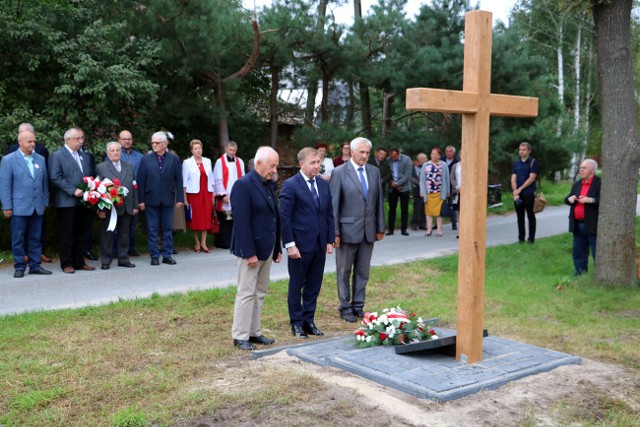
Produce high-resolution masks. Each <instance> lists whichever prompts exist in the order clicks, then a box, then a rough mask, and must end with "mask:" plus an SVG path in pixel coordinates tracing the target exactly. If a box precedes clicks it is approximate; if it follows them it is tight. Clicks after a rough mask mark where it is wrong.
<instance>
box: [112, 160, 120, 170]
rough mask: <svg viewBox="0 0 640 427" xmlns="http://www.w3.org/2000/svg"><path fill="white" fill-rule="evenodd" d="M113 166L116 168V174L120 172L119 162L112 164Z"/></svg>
mask: <svg viewBox="0 0 640 427" xmlns="http://www.w3.org/2000/svg"><path fill="white" fill-rule="evenodd" d="M113 166H115V167H116V170H117V171H118V172H120V171H121V168H120V162H118V163H114V164H113Z"/></svg>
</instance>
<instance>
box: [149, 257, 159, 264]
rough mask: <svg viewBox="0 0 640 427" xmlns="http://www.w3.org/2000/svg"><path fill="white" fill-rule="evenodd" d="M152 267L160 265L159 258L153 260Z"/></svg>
mask: <svg viewBox="0 0 640 427" xmlns="http://www.w3.org/2000/svg"><path fill="white" fill-rule="evenodd" d="M151 265H160V262H159V261H158V258H151Z"/></svg>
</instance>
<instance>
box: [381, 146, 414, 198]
mask: <svg viewBox="0 0 640 427" xmlns="http://www.w3.org/2000/svg"><path fill="white" fill-rule="evenodd" d="M387 162H388V164H389V173H390V177H391V178H390V181H393V164H394V161H393V160H391V157H389V158H388V159H387ZM397 163H398V179H397V180H396V184H397V185H399V186H400V187H401V189H400V190H399V191H400V192H401V193H404V192H407V191H409V190H410V189H411V170H412V169H413V164H412V163H411V158H410V157H409V156H407V155H406V154H400V155H399V156H398V160H397Z"/></svg>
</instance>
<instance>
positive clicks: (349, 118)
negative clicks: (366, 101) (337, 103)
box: [344, 82, 356, 129]
mask: <svg viewBox="0 0 640 427" xmlns="http://www.w3.org/2000/svg"><path fill="white" fill-rule="evenodd" d="M348 87H349V104H347V114H346V117H345V118H344V127H346V128H347V129H351V128H352V127H353V116H354V115H355V102H356V95H355V93H354V90H353V82H349V86H348Z"/></svg>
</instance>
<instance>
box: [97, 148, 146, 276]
mask: <svg viewBox="0 0 640 427" xmlns="http://www.w3.org/2000/svg"><path fill="white" fill-rule="evenodd" d="M106 152H107V159H106V160H105V161H104V162H102V163H100V164H99V165H98V166H96V174H97V175H98V176H99V177H100V178H101V179H103V180H104V179H109V180H111V182H113V183H114V184H115V186H116V188H117V187H122V188H124V189H126V190H125V191H124V193H126V194H124V195H121V197H120V199H118V200H115V201H113V198H112V201H113V205H112V206H111V210H115V212H116V214H117V222H116V226H115V230H111V231H109V230H108V228H109V223H110V221H111V217H112V215H113V214H111V212H108V211H107V210H105V209H102V210H99V211H98V217H99V218H100V263H101V268H102V269H103V270H108V269H109V266H110V265H111V251H112V249H113V236H114V234H115V233H117V235H118V267H128V268H132V267H135V264H132V263H131V261H130V260H129V253H128V252H129V224H130V223H131V218H132V217H133V216H134V215H136V214H137V213H138V189H137V188H136V185H135V184H134V183H135V180H134V172H133V165H131V164H130V163H127V162H123V161H121V157H122V147H121V146H120V144H119V143H118V142H109V143H108V144H107V150H106Z"/></svg>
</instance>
